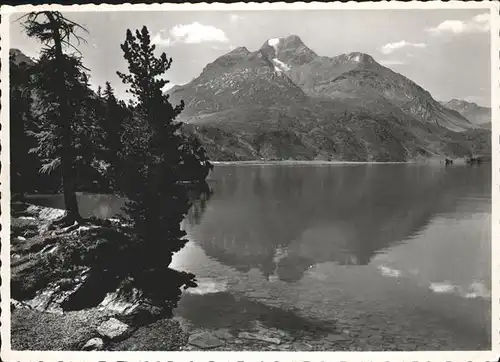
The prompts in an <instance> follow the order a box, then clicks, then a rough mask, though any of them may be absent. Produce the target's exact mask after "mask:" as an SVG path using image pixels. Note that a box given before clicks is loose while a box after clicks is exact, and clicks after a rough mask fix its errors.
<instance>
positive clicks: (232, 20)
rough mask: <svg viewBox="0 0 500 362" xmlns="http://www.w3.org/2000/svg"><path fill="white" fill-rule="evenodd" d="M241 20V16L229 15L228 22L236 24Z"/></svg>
mask: <svg viewBox="0 0 500 362" xmlns="http://www.w3.org/2000/svg"><path fill="white" fill-rule="evenodd" d="M241 19H243V16H241V15H238V14H230V15H229V21H230V22H231V23H236V22H238V21H239V20H241Z"/></svg>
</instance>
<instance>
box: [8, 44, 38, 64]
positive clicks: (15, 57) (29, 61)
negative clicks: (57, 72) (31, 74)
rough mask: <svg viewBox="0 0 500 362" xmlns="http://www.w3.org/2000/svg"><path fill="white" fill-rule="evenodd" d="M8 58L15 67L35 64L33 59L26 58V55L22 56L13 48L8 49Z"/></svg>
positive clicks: (21, 53) (20, 52) (22, 54)
mask: <svg viewBox="0 0 500 362" xmlns="http://www.w3.org/2000/svg"><path fill="white" fill-rule="evenodd" d="M9 57H10V58H11V59H12V60H13V62H14V63H15V64H17V65H19V64H21V63H26V65H28V66H32V65H34V64H35V62H34V60H33V59H31V58H30V57H28V56H27V55H26V54H24V53H23V52H22V51H20V50H19V49H15V48H12V49H9Z"/></svg>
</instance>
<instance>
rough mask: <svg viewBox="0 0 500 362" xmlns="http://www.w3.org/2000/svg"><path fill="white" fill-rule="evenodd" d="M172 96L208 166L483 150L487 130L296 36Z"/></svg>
mask: <svg viewBox="0 0 500 362" xmlns="http://www.w3.org/2000/svg"><path fill="white" fill-rule="evenodd" d="M168 93H169V95H170V97H171V100H172V101H173V102H174V103H177V102H179V101H180V100H181V99H183V100H184V101H185V103H186V109H185V111H184V112H183V113H182V114H181V120H182V121H184V122H186V126H185V128H184V129H185V130H186V131H187V132H193V133H196V134H197V135H198V136H199V137H200V139H201V141H202V143H203V144H204V146H205V147H206V149H207V151H208V153H209V155H210V157H211V158H212V159H213V160H255V159H298V160H312V159H322V160H349V161H405V160H412V159H417V158H421V157H424V158H425V157H432V156H444V155H447V156H450V157H463V156H465V155H469V154H470V153H471V152H476V151H478V149H480V150H481V151H485V148H486V151H487V152H489V151H488V147H489V146H488V139H489V137H490V135H489V133H488V132H487V131H484V130H481V129H479V127H478V126H477V125H476V124H474V123H471V122H469V120H467V119H466V118H465V117H464V116H463V115H461V114H460V113H459V112H457V111H456V110H453V109H450V108H448V107H445V106H443V105H442V104H441V103H439V102H437V101H436V100H434V99H433V98H432V96H431V95H430V94H429V92H427V91H426V90H424V89H423V88H422V87H420V86H418V85H417V84H415V83H414V82H412V81H411V80H410V79H408V78H406V77H404V76H402V75H401V74H398V73H396V72H394V71H392V70H390V69H389V68H386V67H384V66H382V65H380V64H379V63H377V62H376V61H375V60H374V59H373V58H372V57H371V56H370V55H368V54H363V53H349V54H342V55H339V56H336V57H324V56H319V55H317V54H316V53H315V52H314V51H312V50H311V49H309V48H308V47H307V46H306V45H305V44H304V43H303V42H302V40H301V39H300V38H299V37H298V36H294V35H292V36H289V37H285V38H276V39H269V40H268V41H266V42H265V43H264V44H263V45H262V47H261V48H260V49H258V50H256V51H253V52H251V51H249V50H248V49H246V48H244V47H240V48H236V49H234V50H233V51H231V52H229V53H227V54H225V55H223V56H221V57H219V58H218V59H216V60H215V61H214V62H212V63H210V64H208V65H207V66H206V67H205V68H204V69H203V71H202V72H201V74H200V75H199V76H198V77H197V78H195V79H194V80H193V81H191V82H190V83H188V84H186V85H183V86H176V87H174V88H172V89H171V90H170V91H169V92H168ZM472 135H473V137H472ZM475 138H478V139H480V140H481V141H480V142H479V141H478V142H479V143H480V146H477V143H476V141H474V139H475Z"/></svg>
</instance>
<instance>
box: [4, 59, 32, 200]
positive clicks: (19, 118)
mask: <svg viewBox="0 0 500 362" xmlns="http://www.w3.org/2000/svg"><path fill="white" fill-rule="evenodd" d="M9 67H10V87H9V91H10V139H11V142H10V147H11V162H10V170H11V171H10V174H11V180H12V181H11V185H12V187H11V188H12V193H13V194H19V195H20V196H21V198H22V197H23V196H24V193H25V192H26V191H27V189H28V188H29V186H28V185H27V183H28V182H29V180H30V175H29V171H30V170H29V167H30V166H31V165H30V162H29V161H30V160H29V155H28V151H29V149H30V148H31V147H30V143H29V139H28V137H27V135H26V130H27V127H28V123H31V121H32V112H31V107H32V99H31V92H30V87H29V82H30V73H31V69H30V67H29V65H28V64H27V63H26V62H17V61H16V59H15V57H14V55H11V57H10V61H9Z"/></svg>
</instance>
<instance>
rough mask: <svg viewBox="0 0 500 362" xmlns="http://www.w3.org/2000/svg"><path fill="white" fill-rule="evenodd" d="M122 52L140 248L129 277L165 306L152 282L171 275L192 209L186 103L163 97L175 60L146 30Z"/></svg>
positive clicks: (130, 207) (133, 213) (131, 37)
mask: <svg viewBox="0 0 500 362" xmlns="http://www.w3.org/2000/svg"><path fill="white" fill-rule="evenodd" d="M121 49H122V50H123V53H124V57H125V60H126V61H127V63H128V73H121V72H117V73H118V76H119V77H120V78H121V79H122V81H123V83H125V84H128V85H129V90H128V92H129V93H130V94H131V95H132V96H133V101H132V102H131V105H130V110H131V112H132V113H133V116H132V117H131V118H130V119H129V121H128V122H127V123H126V124H125V125H124V133H123V141H122V151H123V157H124V162H125V164H126V167H125V169H124V172H125V175H124V177H123V179H124V180H125V181H126V183H125V184H123V185H122V187H123V191H124V193H125V195H126V197H127V198H128V199H129V200H130V202H129V203H127V206H126V208H125V210H126V213H127V215H128V219H129V221H130V222H131V224H132V225H133V227H132V230H133V234H134V235H135V240H136V243H137V248H136V249H135V252H134V258H133V270H130V276H131V277H132V279H133V280H134V281H135V283H136V285H137V284H139V287H140V288H141V289H142V290H143V291H144V292H145V293H146V295H148V291H150V292H151V293H149V295H148V296H149V297H150V298H151V299H153V300H156V301H157V302H160V303H164V302H165V301H166V300H168V299H169V297H168V296H167V295H162V293H161V291H158V288H157V287H155V286H154V285H153V286H151V285H149V286H150V287H151V288H150V287H148V283H149V282H148V281H150V280H152V278H161V276H158V274H157V273H160V275H162V274H163V273H167V271H168V268H167V267H168V265H169V264H170V262H171V257H172V254H173V253H174V252H176V251H178V250H180V249H181V248H182V247H183V246H184V245H185V243H186V240H185V239H184V236H185V232H184V231H182V230H181V227H180V224H181V222H182V220H183V219H184V217H185V215H186V214H187V212H188V210H189V207H190V202H189V197H188V189H187V187H186V186H185V185H183V182H182V181H186V179H185V178H184V177H183V175H182V174H183V173H185V172H183V170H182V165H183V162H184V158H185V156H184V153H185V142H186V138H185V137H184V136H182V134H181V133H180V132H179V130H180V127H181V123H180V122H177V121H176V120H175V119H176V117H177V116H178V115H179V113H181V111H182V109H183V107H184V103H183V102H181V103H180V104H179V105H176V106H174V105H172V104H171V103H170V102H169V96H168V95H167V94H164V93H163V88H164V86H165V85H166V84H167V83H168V81H167V80H165V79H163V78H162V76H163V75H164V73H165V72H166V71H167V70H168V69H169V68H170V66H171V64H172V59H171V58H167V56H166V54H165V53H162V54H161V55H160V56H159V57H156V56H155V54H154V51H155V45H154V44H152V43H151V38H150V35H149V32H148V29H147V28H146V27H145V26H144V27H143V28H142V29H141V30H140V31H139V30H136V31H135V34H134V33H132V31H130V30H127V33H126V39H125V42H124V43H123V44H122V45H121ZM197 167H198V168H200V167H201V164H198V165H197ZM198 174H199V173H198ZM151 273H155V275H154V276H152V274H151ZM167 274H168V273H167ZM167 274H163V275H167ZM186 283H187V282H186ZM165 292H166V291H165ZM170 292H171V290H170Z"/></svg>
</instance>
